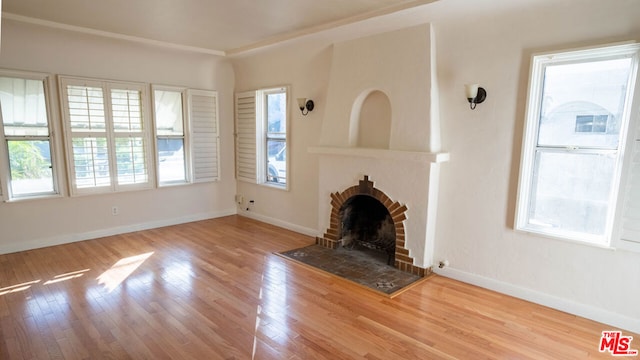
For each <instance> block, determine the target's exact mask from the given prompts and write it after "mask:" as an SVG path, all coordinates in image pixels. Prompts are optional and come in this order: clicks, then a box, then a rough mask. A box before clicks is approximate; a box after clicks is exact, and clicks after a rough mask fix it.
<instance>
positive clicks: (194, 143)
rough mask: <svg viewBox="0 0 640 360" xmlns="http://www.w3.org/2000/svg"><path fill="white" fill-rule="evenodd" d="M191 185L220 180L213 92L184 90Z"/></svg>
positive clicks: (218, 136) (215, 102) (216, 113)
mask: <svg viewBox="0 0 640 360" xmlns="http://www.w3.org/2000/svg"><path fill="white" fill-rule="evenodd" d="M187 98H188V111H189V121H190V127H191V128H190V129H191V149H192V154H193V155H192V173H193V182H205V181H217V180H219V178H220V161H219V153H220V152H219V149H220V135H219V133H218V97H217V93H216V92H215V91H205V90H187Z"/></svg>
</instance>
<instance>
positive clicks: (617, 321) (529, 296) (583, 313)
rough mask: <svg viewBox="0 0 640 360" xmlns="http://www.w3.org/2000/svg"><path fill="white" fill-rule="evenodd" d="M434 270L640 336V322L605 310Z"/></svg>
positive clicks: (454, 271) (449, 270) (451, 271)
mask: <svg viewBox="0 0 640 360" xmlns="http://www.w3.org/2000/svg"><path fill="white" fill-rule="evenodd" d="M433 271H434V272H435V273H436V274H438V275H441V276H444V277H448V278H451V279H455V280H459V281H462V282H465V283H468V284H472V285H476V286H479V287H482V288H485V289H489V290H493V291H497V292H499V293H502V294H506V295H510V296H513V297H516V298H519V299H523V300H527V301H530V302H533V303H536V304H539V305H543V306H547V307H550V308H552V309H556V310H560V311H563V312H566V313H569V314H572V315H576V316H580V317H583V318H587V319H589V320H593V321H597V322H600V323H603V324H606V325H609V326H611V327H612V328H619V329H623V330H628V331H632V332H634V333H637V334H639V333H640V320H638V319H635V318H631V317H628V316H624V315H621V314H618V313H614V312H611V311H608V310H605V309H600V308H597V307H594V306H591V305H586V304H581V303H577V302H574V301H571V300H567V299H563V298H559V297H556V296H552V295H549V294H546V293H542V292H539V291H535V290H531V289H527V288H523V287H520V286H516V285H513V284H509V283H506V282H502V281H499V280H495V279H491V278H487V277H484V276H480V275H476V274H472V273H468V272H465V271H462V270H458V269H454V268H451V267H448V268H444V269H439V268H437V267H436V268H434V269H433ZM612 328H603V329H602V330H603V331H604V330H613V329H612Z"/></svg>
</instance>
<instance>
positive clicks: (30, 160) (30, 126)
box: [0, 77, 57, 198]
mask: <svg viewBox="0 0 640 360" xmlns="http://www.w3.org/2000/svg"><path fill="white" fill-rule="evenodd" d="M44 81H45V79H44V78H42V77H39V78H38V79H35V78H20V77H0V106H1V107H2V126H3V130H4V131H2V132H0V136H3V135H4V148H3V150H4V151H6V152H7V156H6V158H8V159H9V163H8V166H9V181H8V182H7V183H8V185H9V186H8V188H7V190H8V193H9V198H20V197H31V196H42V195H52V194H56V193H57V191H56V186H55V181H54V171H53V162H52V156H51V132H50V130H49V117H48V112H47V103H46V96H45V83H44ZM2 134H3V135H2ZM2 152H3V151H0V153H2Z"/></svg>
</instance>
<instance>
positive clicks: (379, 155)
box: [307, 146, 449, 163]
mask: <svg viewBox="0 0 640 360" xmlns="http://www.w3.org/2000/svg"><path fill="white" fill-rule="evenodd" d="M307 150H308V151H309V152H310V153H312V154H321V155H346V156H354V157H367V158H373V159H389V160H406V161H416V162H421V163H443V162H447V161H449V153H446V152H436V153H431V152H422V151H404V150H386V149H365V148H355V147H352V148H349V147H331V146H312V147H309V148H308V149H307Z"/></svg>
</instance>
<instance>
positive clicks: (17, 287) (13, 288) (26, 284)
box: [0, 280, 40, 296]
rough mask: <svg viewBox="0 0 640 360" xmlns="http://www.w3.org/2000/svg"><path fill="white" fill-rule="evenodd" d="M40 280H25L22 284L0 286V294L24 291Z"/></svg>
mask: <svg viewBox="0 0 640 360" xmlns="http://www.w3.org/2000/svg"><path fill="white" fill-rule="evenodd" d="M39 282H40V280H33V281H27V282H24V283H22V284H16V285H11V286H7V287H3V288H0V296H2V295H5V294H10V293H15V292H20V291H25V290H27V289H28V288H30V287H31V285H33V284H37V283H39Z"/></svg>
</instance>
